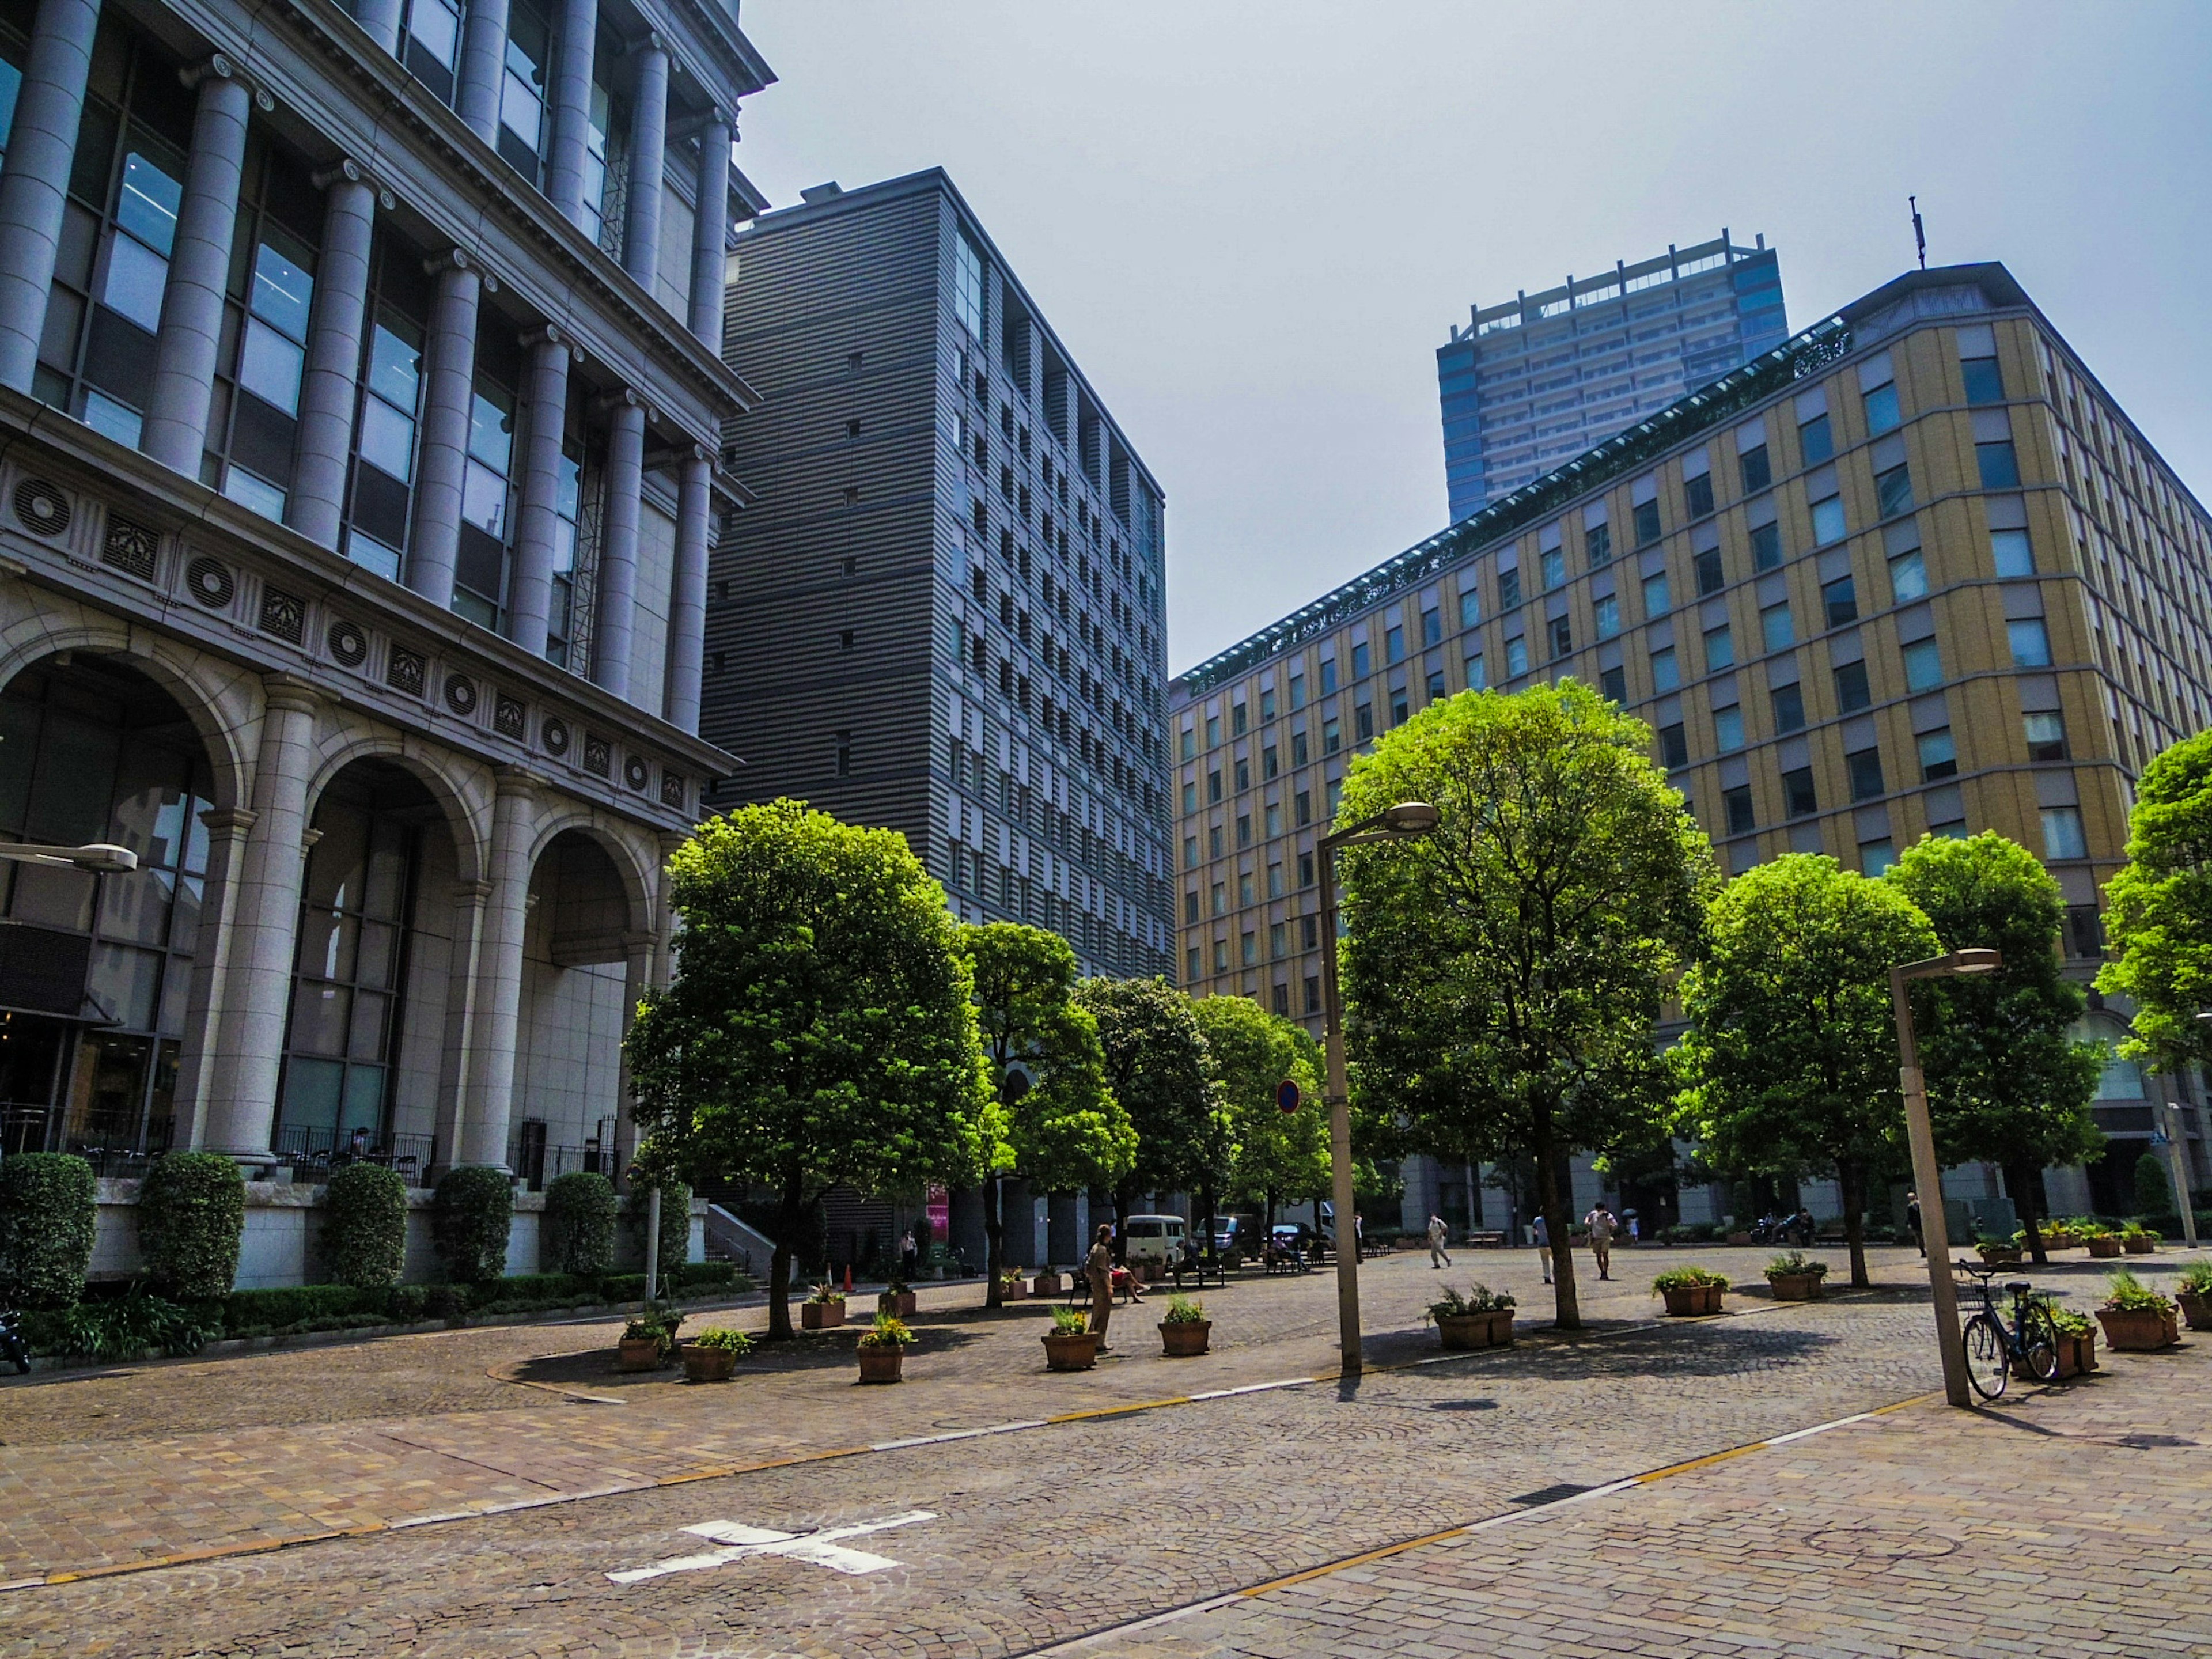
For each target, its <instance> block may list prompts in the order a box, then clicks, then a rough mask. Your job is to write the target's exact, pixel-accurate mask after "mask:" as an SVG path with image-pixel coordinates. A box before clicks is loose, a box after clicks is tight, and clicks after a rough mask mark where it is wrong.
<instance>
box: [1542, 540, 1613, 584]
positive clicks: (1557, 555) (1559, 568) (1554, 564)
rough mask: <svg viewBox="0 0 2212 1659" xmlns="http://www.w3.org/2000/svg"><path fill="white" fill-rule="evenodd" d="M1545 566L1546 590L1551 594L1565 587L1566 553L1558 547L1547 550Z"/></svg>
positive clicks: (1544, 560)
mask: <svg viewBox="0 0 2212 1659" xmlns="http://www.w3.org/2000/svg"><path fill="white" fill-rule="evenodd" d="M1599 528H1600V529H1603V528H1604V526H1602V525H1601V526H1599ZM1543 564H1544V589H1545V591H1546V592H1550V591H1551V590H1552V589H1553V588H1555V587H1561V586H1565V584H1566V580H1567V556H1566V555H1565V553H1564V552H1562V551H1561V550H1559V549H1558V548H1556V547H1553V548H1547V549H1546V550H1545V552H1544V559H1543Z"/></svg>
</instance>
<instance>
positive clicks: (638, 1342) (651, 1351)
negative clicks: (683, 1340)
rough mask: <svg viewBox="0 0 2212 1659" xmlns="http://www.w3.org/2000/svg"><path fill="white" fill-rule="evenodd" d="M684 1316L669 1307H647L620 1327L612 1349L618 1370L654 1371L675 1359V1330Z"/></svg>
mask: <svg viewBox="0 0 2212 1659" xmlns="http://www.w3.org/2000/svg"><path fill="white" fill-rule="evenodd" d="M683 1322H684V1316H683V1315H682V1314H680V1313H678V1311H677V1310H675V1309H673V1308H656V1307H650V1306H648V1307H647V1308H646V1309H645V1310H644V1311H643V1312H641V1313H640V1314H639V1315H638V1316H637V1317H636V1318H635V1319H633V1320H631V1321H630V1322H629V1323H628V1324H627V1325H624V1326H623V1334H622V1340H621V1341H620V1342H619V1343H617V1345H616V1347H615V1354H616V1358H615V1369H616V1370H618V1371H654V1370H659V1369H660V1368H661V1367H662V1366H663V1365H665V1364H668V1362H669V1361H670V1360H671V1359H672V1358H675V1355H676V1328H677V1327H678V1326H679V1325H681V1324H682V1323H683Z"/></svg>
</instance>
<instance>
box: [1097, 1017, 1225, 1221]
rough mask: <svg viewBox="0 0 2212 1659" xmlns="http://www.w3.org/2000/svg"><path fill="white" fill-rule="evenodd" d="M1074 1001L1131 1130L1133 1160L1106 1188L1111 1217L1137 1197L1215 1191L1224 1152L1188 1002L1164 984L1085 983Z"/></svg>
mask: <svg viewBox="0 0 2212 1659" xmlns="http://www.w3.org/2000/svg"><path fill="white" fill-rule="evenodd" d="M1075 997H1076V1001H1077V1002H1078V1003H1079V1005H1080V1006H1083V1007H1084V1008H1085V1009H1086V1010H1088V1011H1089V1012H1090V1013H1091V1018H1094V1019H1096V1020H1097V1022H1098V1041H1099V1045H1100V1047H1101V1048H1103V1050H1104V1051H1105V1055H1106V1082H1107V1086H1108V1087H1109V1088H1110V1089H1111V1090H1112V1091H1113V1092H1114V1098H1115V1100H1117V1101H1119V1102H1120V1103H1121V1109H1122V1110H1123V1111H1125V1112H1127V1114H1128V1116H1129V1122H1130V1124H1131V1125H1132V1127H1134V1128H1135V1130H1136V1132H1137V1156H1136V1159H1135V1161H1134V1162H1133V1164H1131V1165H1130V1167H1129V1169H1128V1170H1127V1171H1126V1172H1125V1173H1124V1174H1123V1175H1122V1176H1121V1179H1120V1181H1118V1182H1115V1185H1114V1198H1115V1211H1116V1213H1117V1214H1120V1215H1127V1213H1128V1209H1129V1206H1130V1204H1131V1203H1132V1202H1133V1200H1135V1197H1136V1195H1137V1194H1139V1193H1142V1192H1167V1191H1174V1190H1176V1189H1179V1188H1200V1187H1207V1188H1212V1189H1213V1190H1216V1191H1218V1190H1219V1188H1220V1183H1221V1180H1222V1177H1223V1176H1225V1174H1226V1173H1227V1170H1228V1164H1229V1154H1230V1148H1231V1139H1230V1129H1229V1115H1228V1113H1227V1112H1226V1111H1225V1109H1223V1107H1222V1104H1221V1101H1220V1096H1219V1091H1218V1090H1217V1089H1216V1088H1215V1086H1214V1083H1213V1077H1212V1069H1211V1066H1210V1063H1209V1061H1208V1060H1207V1057H1206V1038H1205V1037H1204V1036H1202V1035H1200V1031H1199V1028H1198V1021H1197V1019H1196V1018H1194V1016H1193V1015H1192V1013H1191V1005H1190V999H1189V998H1188V997H1186V996H1184V995H1183V994H1182V992H1180V991H1178V990H1176V988H1175V987H1173V986H1171V985H1170V984H1169V983H1168V982H1167V981H1165V980H1164V979H1158V978H1154V979H1086V980H1085V981H1082V982H1081V983H1080V984H1079V985H1078V986H1077V987H1075Z"/></svg>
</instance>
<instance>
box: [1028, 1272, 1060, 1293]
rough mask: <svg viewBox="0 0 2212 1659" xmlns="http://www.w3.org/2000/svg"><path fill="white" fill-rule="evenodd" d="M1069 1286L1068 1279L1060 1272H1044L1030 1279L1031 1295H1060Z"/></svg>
mask: <svg viewBox="0 0 2212 1659" xmlns="http://www.w3.org/2000/svg"><path fill="white" fill-rule="evenodd" d="M1066 1288H1067V1284H1066V1280H1064V1279H1061V1278H1060V1275H1059V1274H1058V1273H1039V1274H1038V1275H1037V1276H1036V1278H1035V1279H1031V1280H1030V1295H1031V1296H1058V1295H1059V1294H1060V1292H1061V1291H1064V1290H1066Z"/></svg>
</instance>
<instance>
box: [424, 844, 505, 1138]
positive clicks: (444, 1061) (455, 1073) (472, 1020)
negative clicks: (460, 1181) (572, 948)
mask: <svg viewBox="0 0 2212 1659" xmlns="http://www.w3.org/2000/svg"><path fill="white" fill-rule="evenodd" d="M452 896H453V957H452V960H451V962H450V963H449V965H448V967H447V974H446V1018H445V1030H446V1042H445V1048H444V1051H443V1053H442V1054H441V1055H440V1057H439V1062H438V1135H437V1141H438V1144H437V1146H436V1148H435V1158H434V1160H433V1164H434V1168H433V1170H430V1171H428V1172H426V1174H427V1175H428V1176H429V1177H430V1178H432V1179H435V1176H437V1175H441V1174H443V1173H444V1172H445V1171H446V1170H449V1169H451V1168H452V1167H453V1165H454V1164H456V1163H458V1162H460V1161H461V1160H460V1158H459V1147H460V1146H461V1144H462V1143H463V1142H464V1141H465V1139H467V1127H468V1123H469V1121H470V1106H471V1098H470V1093H469V1077H470V1071H471V1060H470V1056H471V1054H474V1052H475V1050H474V1048H472V1047H471V1044H472V1043H473V1042H474V1041H475V1038H476V1025H477V960H478V958H479V957H481V956H482V954H483V936H484V909H485V907H486V906H487V905H489V903H490V902H491V884H490V883H489V882H488V881H475V880H462V881H457V882H455V883H454V884H453V888H452Z"/></svg>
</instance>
